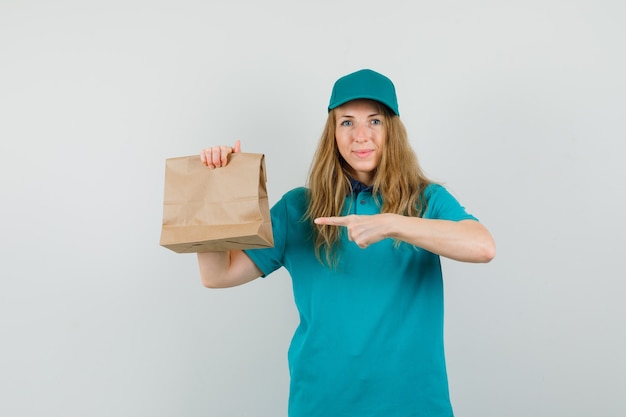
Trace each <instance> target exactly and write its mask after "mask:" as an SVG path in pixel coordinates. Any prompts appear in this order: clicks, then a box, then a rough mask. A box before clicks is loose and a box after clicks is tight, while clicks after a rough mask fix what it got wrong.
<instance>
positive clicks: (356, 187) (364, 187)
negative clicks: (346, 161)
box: [350, 177, 373, 194]
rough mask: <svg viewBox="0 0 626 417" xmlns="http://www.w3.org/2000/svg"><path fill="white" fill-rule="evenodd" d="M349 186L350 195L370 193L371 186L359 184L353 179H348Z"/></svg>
mask: <svg viewBox="0 0 626 417" xmlns="http://www.w3.org/2000/svg"><path fill="white" fill-rule="evenodd" d="M350 185H351V186H352V193H353V194H358V193H361V192H363V191H369V192H371V191H372V188H373V187H372V186H371V185H365V184H363V183H362V182H359V181H358V180H355V179H354V178H352V177H350Z"/></svg>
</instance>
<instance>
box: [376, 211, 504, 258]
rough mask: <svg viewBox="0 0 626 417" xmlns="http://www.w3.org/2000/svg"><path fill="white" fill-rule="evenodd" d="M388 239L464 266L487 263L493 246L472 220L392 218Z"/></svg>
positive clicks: (481, 226)
mask: <svg viewBox="0 0 626 417" xmlns="http://www.w3.org/2000/svg"><path fill="white" fill-rule="evenodd" d="M391 216H393V217H391V218H390V219H389V220H390V221H389V224H388V226H389V233H388V237H391V238H395V239H398V240H401V241H404V242H407V243H410V244H413V245H415V246H418V247H420V248H423V249H426V250H428V251H430V252H433V253H436V254H438V255H441V256H444V257H446V258H450V259H454V260H457V261H463V262H489V261H491V260H492V259H493V258H494V256H495V243H494V240H493V238H492V236H491V234H490V233H489V231H488V230H487V229H486V228H485V227H484V226H483V225H482V224H480V223H479V222H477V221H475V220H462V221H458V222H457V221H449V220H435V219H422V218H418V217H407V216H399V215H391Z"/></svg>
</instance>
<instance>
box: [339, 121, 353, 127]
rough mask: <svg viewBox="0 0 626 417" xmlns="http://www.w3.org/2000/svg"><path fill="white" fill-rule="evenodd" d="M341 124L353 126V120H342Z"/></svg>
mask: <svg viewBox="0 0 626 417" xmlns="http://www.w3.org/2000/svg"><path fill="white" fill-rule="evenodd" d="M341 126H346V127H350V126H352V120H344V121H343V122H341Z"/></svg>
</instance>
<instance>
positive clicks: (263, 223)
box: [160, 152, 274, 253]
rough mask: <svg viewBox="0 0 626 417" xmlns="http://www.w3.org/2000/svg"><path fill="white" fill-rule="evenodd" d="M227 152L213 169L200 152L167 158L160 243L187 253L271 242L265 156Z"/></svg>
mask: <svg viewBox="0 0 626 417" xmlns="http://www.w3.org/2000/svg"><path fill="white" fill-rule="evenodd" d="M228 158H229V161H228V164H227V165H226V166H225V167H222V168H216V169H209V168H207V167H206V166H204V165H202V162H201V161H200V156H199V155H194V156H185V157H179V158H170V159H166V161H165V193H164V200H163V225H162V228H161V241H160V244H161V246H164V247H166V248H168V249H171V250H173V251H174V252H177V253H191V252H206V251H214V250H228V249H251V248H263V247H271V246H273V245H274V239H273V235H272V223H271V220H270V211H269V203H268V200H267V189H266V187H265V182H266V174H265V156H264V155H263V154H254V153H241V152H238V153H233V154H230V155H228Z"/></svg>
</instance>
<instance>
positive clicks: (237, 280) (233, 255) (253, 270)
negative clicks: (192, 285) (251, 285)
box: [198, 250, 261, 288]
mask: <svg viewBox="0 0 626 417" xmlns="http://www.w3.org/2000/svg"><path fill="white" fill-rule="evenodd" d="M198 266H199V268H200V279H201V280H202V285H204V286H205V287H207V288H227V287H234V286H237V285H241V284H245V283H247V282H249V281H252V280H253V279H255V278H258V277H260V276H261V271H259V269H258V268H257V267H256V265H255V264H254V263H253V262H252V261H251V260H250V258H249V257H248V256H247V255H246V254H245V253H244V252H243V251H240V250H231V251H222V252H202V253H198Z"/></svg>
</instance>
